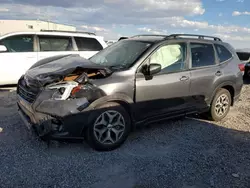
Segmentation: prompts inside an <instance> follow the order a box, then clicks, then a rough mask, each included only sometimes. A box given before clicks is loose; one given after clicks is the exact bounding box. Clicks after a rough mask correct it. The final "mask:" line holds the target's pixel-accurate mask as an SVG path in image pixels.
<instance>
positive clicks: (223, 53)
mask: <svg viewBox="0 0 250 188" xmlns="http://www.w3.org/2000/svg"><path fill="white" fill-rule="evenodd" d="M214 46H215V49H216V52H217V54H218V58H219V60H220V63H222V62H225V61H227V60H229V59H231V58H232V57H233V55H232V53H231V52H230V51H229V50H228V49H227V48H226V47H225V46H223V45H220V44H215V45H214Z"/></svg>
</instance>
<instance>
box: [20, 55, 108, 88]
mask: <svg viewBox="0 0 250 188" xmlns="http://www.w3.org/2000/svg"><path fill="white" fill-rule="evenodd" d="M80 68H82V69H96V70H104V71H105V72H106V73H107V74H110V73H111V70H110V69H109V68H108V67H105V66H102V65H98V64H95V63H92V62H91V61H90V60H88V59H85V58H83V57H81V56H79V55H61V56H54V57H50V58H46V59H43V60H41V61H39V62H37V63H36V64H35V65H33V66H32V67H31V68H30V69H29V70H28V71H27V72H26V74H25V77H26V78H28V79H31V80H36V81H37V82H38V83H39V85H40V86H43V85H45V84H48V83H52V82H55V81H60V80H61V79H62V78H63V77H64V76H66V75H68V74H70V73H72V72H74V71H75V70H76V69H80Z"/></svg>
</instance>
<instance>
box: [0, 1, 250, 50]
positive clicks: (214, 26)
mask: <svg viewBox="0 0 250 188" xmlns="http://www.w3.org/2000/svg"><path fill="white" fill-rule="evenodd" d="M0 19H41V20H48V19H49V20H50V21H54V22H58V23H63V24H70V25H74V26H76V27H77V29H78V30H88V31H96V32H97V34H100V35H102V36H105V38H106V39H117V38H118V37H120V36H130V35H134V34H140V33H147V34H150V33H153V34H171V33H197V34H206V35H216V36H219V37H221V38H222V39H223V40H225V41H227V42H230V43H231V44H232V45H234V46H235V47H236V48H250V22H249V19H250V0H0ZM0 29H1V28H0Z"/></svg>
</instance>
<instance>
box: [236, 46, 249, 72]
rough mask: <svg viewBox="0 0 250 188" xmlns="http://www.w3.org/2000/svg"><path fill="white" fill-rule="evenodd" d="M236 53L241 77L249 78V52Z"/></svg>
mask: <svg viewBox="0 0 250 188" xmlns="http://www.w3.org/2000/svg"><path fill="white" fill-rule="evenodd" d="M236 53H237V55H238V57H239V59H240V64H239V68H240V70H241V72H242V74H243V76H244V77H249V76H250V52H244V51H237V52H236Z"/></svg>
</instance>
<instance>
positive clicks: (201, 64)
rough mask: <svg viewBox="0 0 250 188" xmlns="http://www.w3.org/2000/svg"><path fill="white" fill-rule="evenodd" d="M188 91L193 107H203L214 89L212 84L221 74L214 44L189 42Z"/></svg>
mask: <svg viewBox="0 0 250 188" xmlns="http://www.w3.org/2000/svg"><path fill="white" fill-rule="evenodd" d="M189 46H190V54H191V62H190V72H191V80H190V81H191V82H190V84H191V85H190V93H191V95H192V96H193V100H194V103H193V104H194V107H195V108H204V107H206V106H207V103H208V101H209V100H210V99H211V95H212V93H213V90H214V85H215V83H216V81H217V80H218V79H220V77H221V76H222V74H223V73H222V71H221V70H220V66H219V64H218V62H217V59H216V55H215V49H214V45H213V44H212V43H206V42H191V43H190V45H189Z"/></svg>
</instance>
